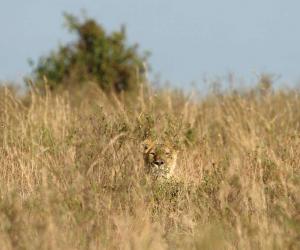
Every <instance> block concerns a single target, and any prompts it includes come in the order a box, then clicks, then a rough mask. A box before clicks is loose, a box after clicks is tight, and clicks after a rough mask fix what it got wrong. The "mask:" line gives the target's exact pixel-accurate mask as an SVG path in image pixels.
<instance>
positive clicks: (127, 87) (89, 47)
mask: <svg viewBox="0 0 300 250" xmlns="http://www.w3.org/2000/svg"><path fill="white" fill-rule="evenodd" d="M65 20H66V23H67V27H68V29H69V31H70V32H71V33H75V34H76V35H77V40H76V41H75V42H72V43H69V44H66V45H63V46H60V47H59V48H58V49H57V50H55V51H53V52H51V53H50V54H49V55H47V56H44V57H41V58H40V59H39V61H38V63H37V65H36V67H35V68H34V70H33V72H34V78H35V80H36V82H37V83H38V84H39V83H41V82H42V81H43V80H45V79H47V82H48V84H49V86H50V89H52V90H53V89H57V87H58V86H65V85H74V84H78V83H84V82H87V81H94V82H96V83H97V84H99V86H100V87H101V88H102V89H103V90H105V91H116V92H117V93H119V92H122V91H133V90H136V89H137V88H138V84H139V79H137V78H138V75H139V73H140V72H141V71H142V70H143V62H145V61H146V60H147V57H148V56H147V55H146V53H144V54H143V55H140V54H139V53H138V46H137V45H136V44H135V45H133V46H130V45H128V44H127V43H126V32H125V28H124V27H122V28H121V30H120V31H116V32H112V33H111V34H108V33H107V32H105V30H104V29H103V27H102V26H101V25H99V24H98V23H97V22H96V21H95V20H94V19H90V18H86V19H85V20H84V21H82V22H81V21H80V20H79V19H78V18H76V17H75V16H73V15H69V14H65Z"/></svg>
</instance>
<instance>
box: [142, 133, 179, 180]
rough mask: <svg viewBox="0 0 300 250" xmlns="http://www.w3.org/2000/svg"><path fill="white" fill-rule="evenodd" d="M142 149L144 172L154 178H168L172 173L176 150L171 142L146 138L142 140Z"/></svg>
mask: <svg viewBox="0 0 300 250" xmlns="http://www.w3.org/2000/svg"><path fill="white" fill-rule="evenodd" d="M143 149H144V152H143V156H144V162H145V170H146V173H148V174H150V175H151V176H152V177H154V178H155V179H158V178H159V179H161V178H163V179H168V178H170V177H171V176H172V175H173V172H174V169H175V166H176V160H177V150H175V148H174V147H173V146H172V145H171V144H169V143H160V142H158V141H152V140H149V139H147V140H145V141H144V142H143Z"/></svg>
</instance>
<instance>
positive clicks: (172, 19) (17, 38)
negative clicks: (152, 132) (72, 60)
mask: <svg viewBox="0 0 300 250" xmlns="http://www.w3.org/2000/svg"><path fill="white" fill-rule="evenodd" d="M0 6H1V7H0V30H1V39H0V79H13V80H20V79H22V76H23V75H24V74H26V73H29V72H30V67H29V66H28V63H27V59H28V58H32V59H33V60H34V61H37V59H38V57H39V56H41V55H44V54H46V53H47V52H49V51H50V50H51V49H54V48H56V47H57V45H58V44H59V43H64V42H66V41H70V40H71V39H72V37H71V36H70V35H69V34H68V32H67V31H66V30H65V29H64V27H63V17H62V13H63V12H64V11H66V12H70V13H73V14H76V15H77V14H80V12H81V9H85V10H86V12H87V13H88V15H89V16H91V17H94V18H95V19H97V20H98V21H99V22H100V23H101V24H103V25H104V27H105V28H106V29H107V30H109V31H112V30H115V29H118V28H119V27H120V25H121V24H126V26H127V33H128V38H129V41H131V42H138V43H139V44H140V47H141V49H145V50H150V51H151V52H152V56H151V58H150V63H151V65H152V68H153V72H155V73H160V75H161V78H162V80H169V81H170V82H171V84H174V85H176V86H185V85H188V84H189V83H190V82H192V81H195V82H196V83H198V84H202V79H203V77H204V76H208V77H213V76H224V75H226V74H228V73H229V72H233V73H234V74H236V75H237V76H240V77H243V78H245V79H255V75H256V74H259V73H260V72H269V73H274V74H276V75H280V76H281V78H280V79H281V80H282V81H290V82H298V81H299V79H300V71H299V67H298V66H299V65H300V46H299V45H300V32H299V27H298V26H299V24H300V15H299V10H300V1H299V0H285V1H283V0H251V1H250V0H244V1H242V0H226V1H221V0H218V1H217V0H206V1H204V0H188V1H179V0H178V1H177V0H118V1H117V0H98V1H95V0H72V1H71V0H51V1H45V0H44V1H41V0H40V1H38V0H26V1H17V0H10V1H4V0H0Z"/></svg>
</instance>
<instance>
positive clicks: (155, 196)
mask: <svg viewBox="0 0 300 250" xmlns="http://www.w3.org/2000/svg"><path fill="white" fill-rule="evenodd" d="M124 99H126V98H125V97H124V98H120V99H118V98H116V97H113V96H112V97H110V98H108V97H106V96H105V95H104V94H103V93H102V92H101V91H100V90H99V89H97V88H96V87H91V88H89V89H86V90H80V91H79V90H77V91H75V92H73V93H70V92H69V93H68V92H64V93H61V94H56V95H54V94H50V93H46V95H44V96H40V95H38V94H36V93H35V92H34V91H32V92H31V93H30V94H28V96H26V97H25V98H24V97H22V98H21V97H17V96H16V95H15V94H14V93H13V91H12V90H10V89H9V88H2V89H1V90H0V197H1V198H0V222H1V223H0V244H1V247H0V248H1V249H299V248H300V233H299V232H300V197H299V194H300V175H299V172H300V109H299V107H300V96H299V92H297V91H296V90H291V91H286V92H283V91H276V92H271V91H270V92H267V93H259V92H257V91H256V90H253V91H246V92H245V93H238V92H231V93H227V94H209V95H207V96H206V97H205V98H203V99H202V100H195V99H196V98H188V97H186V96H184V95H183V94H180V93H178V92H175V91H167V90H161V91H159V92H158V93H151V92H150V93H141V95H140V96H139V97H138V98H137V99H136V100H135V101H131V102H128V101H126V100H124ZM147 133H152V134H153V135H154V136H164V137H169V138H172V139H173V140H175V141H176V142H177V143H178V146H179V148H180V154H179V161H178V164H177V168H176V176H177V179H176V180H174V181H171V182H167V183H152V182H151V181H149V179H147V178H145V177H144V174H143V159H142V153H141V150H140V148H139V143H140V142H141V141H142V139H143V138H144V137H145V134H147Z"/></svg>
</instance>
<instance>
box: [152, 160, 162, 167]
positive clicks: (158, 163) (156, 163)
mask: <svg viewBox="0 0 300 250" xmlns="http://www.w3.org/2000/svg"><path fill="white" fill-rule="evenodd" d="M154 164H155V165H157V166H160V165H162V164H164V161H163V160H156V161H155V162H154Z"/></svg>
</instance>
